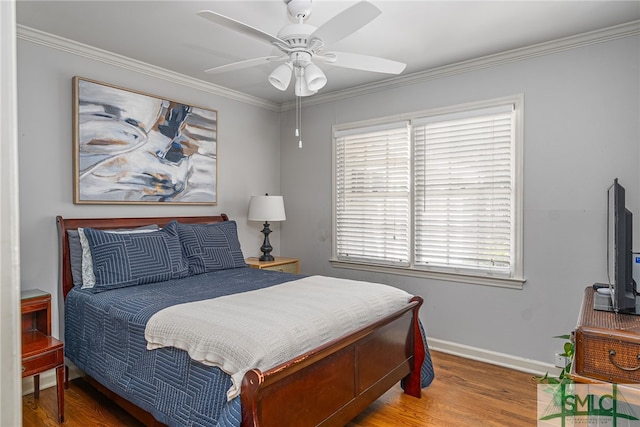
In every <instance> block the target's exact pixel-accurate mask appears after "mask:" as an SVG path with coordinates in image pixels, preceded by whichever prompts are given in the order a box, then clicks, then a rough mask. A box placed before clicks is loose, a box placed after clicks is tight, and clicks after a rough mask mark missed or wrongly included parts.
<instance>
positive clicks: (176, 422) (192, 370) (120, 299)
mask: <svg viewBox="0 0 640 427" xmlns="http://www.w3.org/2000/svg"><path fill="white" fill-rule="evenodd" d="M301 277H303V276H299V275H292V274H288V273H279V272H274V271H266V270H258V269H252V268H248V267H246V268H237V269H230V270H221V271H217V272H214V273H206V274H201V275H197V276H190V277H187V278H184V279H179V280H171V281H167V282H161V283H152V284H148V285H140V286H135V287H128V288H121V289H114V290H110V291H106V292H102V293H96V294H94V293H92V292H91V291H89V290H81V289H80V288H78V287H76V288H74V289H73V290H72V291H71V292H69V294H68V295H67V299H66V301H65V355H66V356H67V357H68V358H69V360H71V361H72V362H73V363H75V364H76V365H77V366H78V367H79V368H80V369H81V370H83V371H84V372H86V373H87V374H88V375H90V376H92V377H93V378H95V379H96V380H97V381H99V382H100V383H102V384H103V385H104V386H106V387H107V388H109V389H110V390H112V391H114V392H115V393H117V394H119V395H120V396H122V397H124V398H125V399H127V400H129V401H131V402H132V403H134V404H135V405H137V406H139V407H141V408H142V409H144V410H146V411H148V412H150V413H151V414H152V415H153V416H154V417H155V418H156V419H157V420H158V421H160V422H162V423H164V424H168V425H169V426H220V427H239V426H240V423H241V418H242V417H241V407H240V398H239V397H238V398H236V399H234V400H232V401H230V402H227V399H226V392H227V389H228V388H229V387H230V385H231V378H230V377H229V376H228V375H227V374H225V373H224V372H222V371H221V370H220V369H219V368H216V367H212V366H206V365H203V364H201V363H199V362H196V361H193V360H191V359H190V358H189V356H188V354H187V352H185V351H182V350H178V349H175V348H162V349H157V350H153V351H148V350H147V349H146V341H145V339H144V329H145V325H146V323H147V321H148V320H149V318H150V317H151V316H152V315H153V314H154V313H156V312H158V311H159V310H161V309H163V308H165V307H169V306H171V305H175V304H181V303H186V302H192V301H198V300H202V299H209V298H216V297H219V296H223V295H229V294H233V293H239V292H245V291H249V290H253V289H259V288H265V287H269V286H273V285H276V284H279V283H284V282H287V281H291V280H296V279H299V278H301ZM423 336H424V331H423ZM425 347H426V340H425ZM426 356H427V357H426V359H425V363H424V364H423V367H422V385H423V386H424V387H426V386H427V385H429V384H430V383H431V381H432V379H433V368H432V365H431V357H430V354H429V351H428V347H427V355H426Z"/></svg>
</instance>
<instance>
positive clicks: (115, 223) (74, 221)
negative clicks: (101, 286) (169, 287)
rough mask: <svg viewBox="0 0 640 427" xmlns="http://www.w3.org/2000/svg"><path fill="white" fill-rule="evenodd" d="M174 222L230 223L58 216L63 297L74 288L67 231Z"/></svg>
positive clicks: (211, 218)
mask: <svg viewBox="0 0 640 427" xmlns="http://www.w3.org/2000/svg"><path fill="white" fill-rule="evenodd" d="M173 220H177V221H178V222H182V223H185V224H211V223H213V222H222V221H228V220H229V217H228V216H227V215H226V214H220V215H219V216H181V217H149V218H63V217H62V216H60V215H58V216H57V217H56V223H57V225H58V240H59V248H60V251H59V253H58V260H59V268H58V271H59V274H60V279H59V280H60V287H61V289H62V295H63V296H64V298H65V299H66V298H67V294H68V293H69V291H70V290H71V289H72V288H73V278H72V276H71V258H70V255H71V254H70V250H69V239H67V230H75V229H77V228H84V227H91V228H96V229H102V230H104V229H110V228H135V227H141V226H144V225H150V224H157V225H159V226H160V227H164V226H165V225H167V224H168V223H170V222H171V221H173Z"/></svg>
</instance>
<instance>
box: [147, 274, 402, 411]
mask: <svg viewBox="0 0 640 427" xmlns="http://www.w3.org/2000/svg"><path fill="white" fill-rule="evenodd" d="M410 299H411V295H409V294H408V293H406V292H404V291H402V290H400V289H397V288H393V287H391V286H387V285H381V284H376V283H369V282H360V281H354V280H346V279H337V278H332V277H324V276H311V277H305V278H303V279H300V280H295V281H292V282H287V283H283V284H280V285H276V286H272V287H270V288H266V289H260V290H256V291H250V292H244V293H241V294H234V295H228V296H224V297H219V298H215V299H210V300H204V301H197V302H192V303H186V304H179V305H175V306H172V307H168V308H165V309H163V310H161V311H159V312H158V313H156V314H154V315H153V316H152V317H151V319H149V322H147V326H146V329H145V338H146V340H147V349H149V350H153V349H156V348H160V347H170V346H173V347H177V348H179V349H182V350H185V351H187V352H188V353H189V355H190V356H191V358H192V359H194V360H197V361H199V362H202V363H204V364H207V365H212V366H218V367H219V368H220V369H222V370H223V371H224V372H226V373H228V374H229V375H231V378H232V382H233V384H232V386H231V388H230V389H229V390H228V392H227V398H228V399H229V400H231V399H233V398H234V397H236V396H237V395H238V394H239V393H240V385H241V382H242V377H243V376H244V374H245V373H246V372H247V371H248V370H250V369H254V368H258V369H260V370H262V371H266V370H268V369H270V368H273V367H275V366H277V365H279V364H281V363H283V362H286V361H287V360H290V359H293V358H294V357H296V356H299V355H301V354H303V353H305V352H307V351H309V350H312V349H314V348H316V347H318V346H320V345H322V344H324V343H327V342H329V341H331V340H333V339H335V338H338V337H341V336H343V335H346V334H347V333H349V332H352V331H354V330H356V329H358V328H359V327H362V326H364V325H366V324H368V323H371V322H373V321H375V320H378V319H381V318H383V317H385V316H387V315H389V314H391V313H393V312H395V311H397V310H399V309H401V308H402V307H404V306H405V305H406V304H407V303H408V302H409V300H410Z"/></svg>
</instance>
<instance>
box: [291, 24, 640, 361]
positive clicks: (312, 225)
mask: <svg viewBox="0 0 640 427" xmlns="http://www.w3.org/2000/svg"><path fill="white" fill-rule="evenodd" d="M639 55H640V37H638V36H635V37H629V38H625V39H620V40H615V41H611V42H604V43H599V44H594V45H590V46H585V47H581V48H576V49H572V50H568V51H563V52H559V53H555V54H548V55H545V56H539V57H535V58H530V59H526V60H520V61H516V62H511V63H507V64H503V65H498V66H493V67H490V68H486V69H481V70H475V71H469V72H466V73H462V74H457V75H452V76H447V77H442V78H437V79H433V80H430V81H426V82H424V83H420V84H415V85H412V86H405V87H399V88H394V89H388V90H384V91H379V92H375V93H371V94H368V95H362V96H354V97H352V98H349V99H343V100H338V101H334V102H330V103H324V104H318V105H309V106H307V107H305V108H303V111H302V117H303V124H304V126H303V129H304V134H303V137H304V138H303V140H304V147H303V148H302V149H298V148H297V143H296V141H295V138H293V136H292V134H293V131H292V129H293V128H294V123H295V121H294V111H288V112H286V113H283V117H282V121H281V123H282V129H281V132H282V144H281V152H282V157H281V165H282V172H281V179H282V183H281V188H282V192H283V195H284V197H285V200H286V201H287V209H288V211H287V218H288V219H287V221H286V222H285V223H284V224H283V225H282V251H283V253H285V254H286V255H288V256H296V257H300V258H301V267H302V270H303V271H304V272H305V273H310V274H324V275H329V276H339V277H346V278H353V279H364V280H371V281H379V282H383V283H388V284H394V285H396V286H399V287H401V288H403V289H405V290H407V291H408V292H411V293H414V294H418V295H422V296H423V297H424V298H425V304H424V306H423V309H422V311H421V317H422V320H423V321H424V324H425V326H426V330H427V334H428V335H429V336H431V337H433V338H437V339H440V340H445V341H449V342H453V343H456V344H460V345H462V346H470V347H473V348H477V349H484V350H488V351H489V352H498V353H505V354H508V355H512V356H517V357H521V358H525V359H533V360H537V361H542V362H545V363H552V362H553V354H554V352H557V351H561V350H562V347H561V345H562V341H560V340H557V339H553V338H552V337H553V336H555V335H560V334H566V333H569V332H570V331H571V330H572V329H573V328H574V327H575V325H576V320H577V316H578V311H579V308H580V303H581V297H582V294H583V289H584V288H585V287H586V286H589V285H591V284H592V283H594V282H596V281H606V279H607V276H606V190H607V188H608V186H609V185H610V184H611V183H612V182H613V179H614V178H615V177H618V178H619V179H620V181H621V183H622V184H623V185H624V186H625V187H626V190H627V206H628V208H629V209H631V210H632V211H633V212H634V213H635V214H636V215H635V218H634V224H635V229H636V230H640V227H639V226H638V224H640V222H639V218H640V209H639V207H640V193H639V190H640V181H639V173H638V160H639V156H640V152H639V151H640V147H639V142H640V129H639V128H640V124H639V123H640V122H639V118H640V105H639V104H640V87H639V84H640V70H639V64H640V57H639ZM518 93H523V94H524V96H525V114H524V120H525V124H524V126H525V131H524V132H525V133H524V137H525V139H524V271H525V277H526V278H527V282H526V283H525V285H524V289H522V290H513V289H505V288H497V287H489V286H480V285H471V284H462V283H455V282H444V281H436V280H427V279H417V278H409V277H402V276H395V275H394V276H392V275H387V274H377V273H371V272H365V271H354V270H347V269H339V268H333V267H332V266H331V265H330V263H329V261H328V260H329V258H330V256H331V197H332V195H331V146H332V141H331V126H332V125H334V124H342V123H348V122H352V121H358V120H365V119H371V118H377V117H385V116H391V115H394V114H400V113H406V112H411V111H420V110H424V109H429V108H433V107H440V106H448V105H455V104H460V103H465V102H472V101H479V100H485V99H491V98H497V97H502V96H506V95H513V94H518ZM639 237H640V232H636V236H635V239H634V240H635V247H636V248H638V247H640V245H639V243H638V242H639V241H640V240H639Z"/></svg>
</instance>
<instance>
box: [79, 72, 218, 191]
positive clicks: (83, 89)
mask: <svg viewBox="0 0 640 427" xmlns="http://www.w3.org/2000/svg"><path fill="white" fill-rule="evenodd" d="M73 110H74V111H73V143H74V203H77V204H83V203H92V204H100V203H109V204H113V203H126V204H148V203H151V204H216V203H217V144H218V112H217V111H216V110H211V109H206V108H200V107H196V106H192V105H188V104H183V103H180V102H177V101H172V100H168V99H162V98H158V97H155V96H153V95H148V94H145V93H141V92H136V91H133V90H130V89H124V88H121V87H117V86H113V85H109V84H105V83H100V82H97V81H94V80H89V79H85V78H81V77H77V76H76V77H74V78H73Z"/></svg>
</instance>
